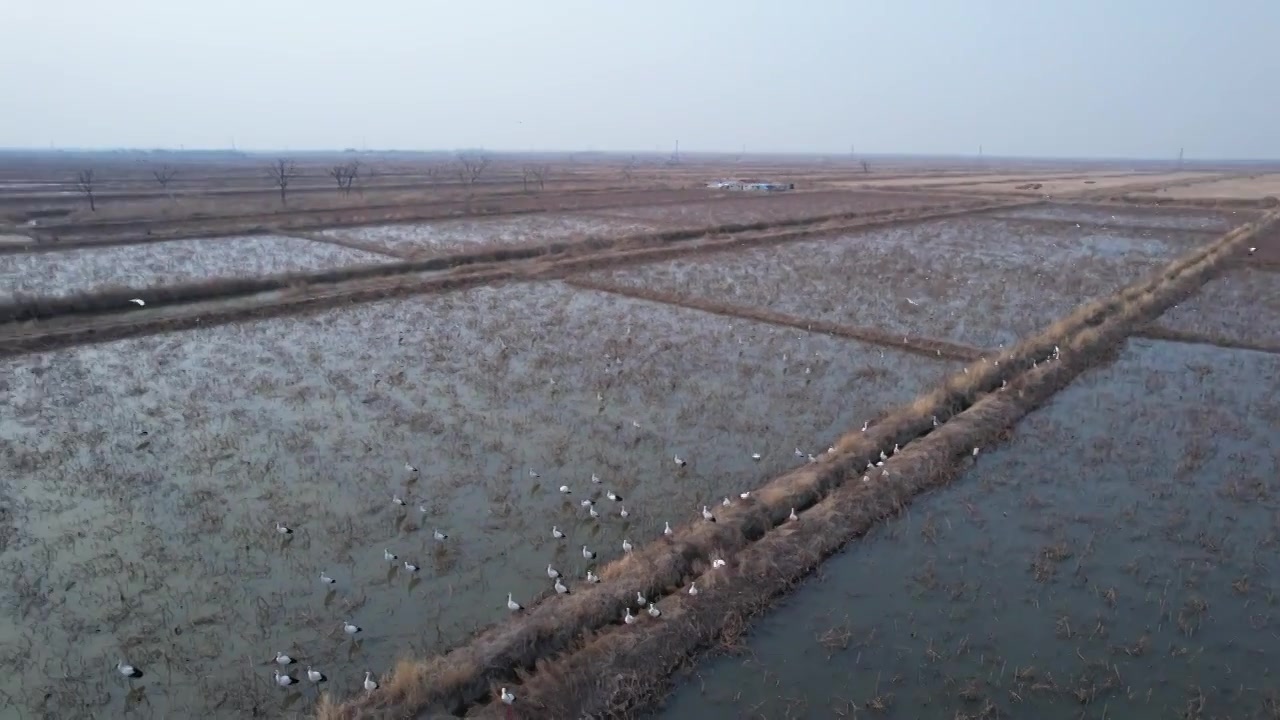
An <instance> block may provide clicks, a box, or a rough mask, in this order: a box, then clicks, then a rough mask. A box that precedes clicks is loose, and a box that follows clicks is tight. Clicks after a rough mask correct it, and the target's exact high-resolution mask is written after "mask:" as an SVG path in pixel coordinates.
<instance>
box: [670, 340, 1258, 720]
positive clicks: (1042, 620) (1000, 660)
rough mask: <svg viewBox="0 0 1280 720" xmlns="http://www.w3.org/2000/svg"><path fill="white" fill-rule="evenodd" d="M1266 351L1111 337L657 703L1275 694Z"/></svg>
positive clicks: (1163, 705)
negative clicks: (1114, 355) (1114, 342)
mask: <svg viewBox="0 0 1280 720" xmlns="http://www.w3.org/2000/svg"><path fill="white" fill-rule="evenodd" d="M1277 521H1280V358H1277V357H1275V356H1273V355H1269V354H1264V353H1251V352H1243V351H1233V350H1225V349H1221V348H1215V347H1210V346H1198V345H1180V344H1169V343H1161V342H1156V341H1142V340H1136V341H1131V342H1130V343H1129V345H1128V346H1127V349H1125V350H1124V352H1123V353H1122V354H1121V355H1120V357H1119V359H1118V360H1117V361H1116V362H1114V364H1111V365H1110V366H1106V367H1102V368H1099V369H1095V370H1093V371H1091V372H1090V373H1087V374H1086V375H1084V376H1083V377H1081V378H1080V379H1078V380H1077V381H1076V382H1075V383H1074V384H1073V385H1072V386H1070V387H1068V388H1067V389H1066V390H1065V391H1064V392H1062V393H1060V394H1059V395H1058V396H1057V397H1056V398H1055V399H1054V400H1053V401H1052V402H1051V403H1050V404H1049V405H1048V406H1046V407H1045V408H1043V409H1041V410H1039V411H1037V412H1035V413H1033V414H1032V415H1030V416H1028V417H1027V418H1026V419H1024V421H1023V422H1022V423H1020V424H1019V425H1018V427H1017V428H1016V429H1015V430H1014V431H1013V436H1012V439H1011V440H1010V441H1009V442H1008V443H1007V444H1005V445H1003V446H1000V447H996V448H991V449H990V450H989V451H984V452H983V453H982V455H981V459H980V460H979V461H978V462H977V464H976V466H974V467H973V468H971V469H970V470H968V471H967V472H966V473H964V474H963V475H961V476H960V477H959V478H958V479H957V480H956V481H955V483H953V484H952V485H950V486H948V487H947V488H946V489H944V490H941V491H938V492H936V493H934V494H932V495H928V496H925V497H923V498H919V499H917V501H916V502H915V503H913V504H912V505H911V506H910V507H909V508H908V510H907V512H906V513H905V514H903V515H902V516H900V517H899V518H897V519H895V520H893V521H891V522H888V523H885V524H883V525H881V526H880V527H879V528H878V529H877V530H876V531H875V532H874V533H873V534H872V535H870V536H868V537H866V538H864V539H862V540H861V541H858V542H855V543H853V544H852V545H850V546H849V547H848V548H847V549H846V550H845V551H844V552H843V553H841V554H839V555H837V556H836V557H834V558H832V559H830V560H829V561H827V562H826V563H825V564H824V565H823V567H822V569H821V570H820V572H819V573H818V575H817V576H815V577H814V578H812V579H810V580H809V581H808V582H807V583H806V584H805V585H804V586H802V587H801V588H799V589H798V590H797V591H796V592H794V593H793V594H792V595H790V596H788V597H787V598H785V599H783V600H782V601H781V602H780V604H779V606H778V608H777V609H776V610H775V611H774V612H771V613H770V614H768V615H766V616H764V617H762V618H759V619H758V620H757V622H756V624H755V625H754V627H753V628H752V629H751V630H750V632H749V633H748V634H747V635H745V636H743V637H740V638H732V639H730V641H729V646H728V648H727V649H728V650H730V651H731V652H732V654H728V655H724V654H721V655H719V656H717V657H714V658H712V659H708V660H707V661H706V662H704V663H702V664H701V665H699V667H697V668H696V669H695V670H694V671H693V673H692V674H691V675H690V676H689V677H687V678H686V679H685V680H684V682H683V683H682V685H681V686H680V687H679V688H678V689H677V691H676V692H675V694H674V696H673V697H672V698H671V699H670V700H669V702H668V704H667V706H666V708H665V709H664V710H663V711H661V712H659V713H658V714H657V715H656V716H657V717H661V718H666V719H669V720H684V719H686V718H688V719H690V720H692V719H694V718H699V719H700V718H709V717H735V718H838V717H841V718H854V717H884V718H924V717H930V718H933V717H936V718H969V719H974V718H984V719H986V718H990V719H994V718H1022V717H1029V718H1030V717H1034V718H1046V719H1053V718H1062V719H1064V720H1065V719H1067V718H1138V717H1141V718H1148V717H1150V718H1171V717H1177V718H1262V717H1275V715H1276V712H1277V708H1280V692H1277V689H1276V686H1275V683H1274V668H1273V667H1272V665H1273V659H1274V652H1273V650H1274V647H1275V642H1276V641H1275V638H1276V637H1277V634H1278V633H1280V608H1277V606H1276V603H1277V591H1280V585H1278V584H1277V583H1278V581H1277V572H1278V571H1280V560H1277V552H1276V551H1277V542H1278V541H1280V534H1278V532H1280V531H1278V530H1277V527H1278V525H1277Z"/></svg>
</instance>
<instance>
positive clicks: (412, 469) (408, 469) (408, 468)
mask: <svg viewBox="0 0 1280 720" xmlns="http://www.w3.org/2000/svg"><path fill="white" fill-rule="evenodd" d="M404 470H405V472H411V473H416V472H418V468H416V467H414V466H412V465H410V464H409V463H407V462H406V463H405V464H404Z"/></svg>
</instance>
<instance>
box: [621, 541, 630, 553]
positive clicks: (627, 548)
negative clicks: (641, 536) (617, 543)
mask: <svg viewBox="0 0 1280 720" xmlns="http://www.w3.org/2000/svg"><path fill="white" fill-rule="evenodd" d="M622 552H624V553H629V552H631V541H630V540H627V539H626V538H623V540H622Z"/></svg>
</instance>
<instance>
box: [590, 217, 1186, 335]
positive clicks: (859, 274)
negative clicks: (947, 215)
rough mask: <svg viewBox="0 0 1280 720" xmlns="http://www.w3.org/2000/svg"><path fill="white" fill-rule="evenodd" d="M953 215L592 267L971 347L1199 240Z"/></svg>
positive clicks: (640, 281)
mask: <svg viewBox="0 0 1280 720" xmlns="http://www.w3.org/2000/svg"><path fill="white" fill-rule="evenodd" d="M1204 241H1205V239H1204V238H1203V237H1198V236H1188V235H1186V234H1179V233H1176V232H1171V233H1170V234H1168V235H1166V236H1161V237H1138V236H1135V234H1134V233H1133V232H1132V231H1124V230H1100V229H1098V228H1073V227H1057V226H1046V225H1045V224H1043V223H1032V222H1019V221H1014V220H999V219H993V218H986V217H961V218H951V219H946V220H938V221H931V222H925V223H911V224H906V225H898V226H894V227H888V228H880V229H874V230H868V231H864V232H858V233H852V234H848V235H844V236H837V237H823V238H819V239H815V240H811V241H805V242H795V243H788V244H785V245H774V246H768V247H759V248H755V249H751V250H747V251H743V252H736V253H733V254H727V253H717V254H709V255H703V256H696V257H689V258H681V259H677V260H671V261H665V262H661V263H652V264H648V265H636V266H630V267H627V268H623V269H619V270H614V271H604V272H600V273H594V274H592V275H591V277H592V278H593V279H598V280H606V281H610V282H617V283H620V284H623V285H630V286H640V287H645V288H649V289H654V290H660V291H666V292H670V293H672V294H674V295H677V296H683V297H694V298H708V299H710V298H714V299H717V300H721V301H724V302H732V303H738V304H741V305H747V306H753V307H766V308H769V309H771V310H776V311H779V312H786V313H792V314H796V315H801V316H803V317H809V318H814V319H820V320H826V321H830V322H837V323H843V324H847V325H854V326H871V327H878V328H882V329H885V330H888V331H890V332H896V333H902V334H903V335H922V336H927V337H934V338H939V339H945V340H950V341H953V342H961V343H967V344H970V345H975V346H979V347H995V346H997V345H999V344H1001V343H1004V344H1009V343H1012V342H1014V341H1016V340H1017V339H1018V338H1019V337H1022V336H1024V335H1026V334H1028V333H1030V332H1032V331H1035V330H1038V329H1040V328H1041V327H1044V326H1045V325H1047V324H1049V323H1050V322H1052V321H1053V320H1054V319H1056V318H1057V317H1059V316H1061V315H1062V314H1064V313H1066V312H1069V311H1070V310H1072V309H1073V308H1075V307H1076V306H1078V305H1080V304H1081V303H1083V302H1085V301H1087V300H1089V299H1090V298H1093V297H1097V296H1100V295H1104V294H1107V293H1110V292H1113V291H1115V290H1117V289H1119V288H1120V287H1123V286H1124V285H1127V284H1129V283H1131V282H1133V281H1135V280H1137V279H1139V278H1140V277H1141V276H1142V275H1143V273H1145V272H1147V271H1149V270H1151V269H1153V268H1155V267H1157V266H1159V265H1161V264H1163V263H1165V262H1167V261H1168V260H1170V259H1172V258H1174V257H1176V256H1178V255H1180V254H1182V253H1184V252H1186V251H1187V250H1189V249H1190V248H1192V247H1195V246H1196V245H1197V244H1199V243H1202V242H1204Z"/></svg>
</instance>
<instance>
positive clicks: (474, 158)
mask: <svg viewBox="0 0 1280 720" xmlns="http://www.w3.org/2000/svg"><path fill="white" fill-rule="evenodd" d="M488 167H489V156H488V155H487V154H485V153H484V152H482V151H478V150H477V151H473V152H471V151H469V152H460V153H458V177H459V178H460V179H461V180H462V182H463V184H465V185H475V184H476V180H479V179H480V176H481V175H482V174H484V171H485V169H486V168H488Z"/></svg>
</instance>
